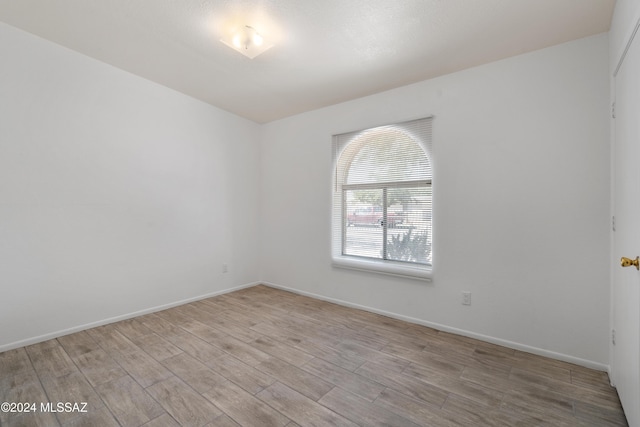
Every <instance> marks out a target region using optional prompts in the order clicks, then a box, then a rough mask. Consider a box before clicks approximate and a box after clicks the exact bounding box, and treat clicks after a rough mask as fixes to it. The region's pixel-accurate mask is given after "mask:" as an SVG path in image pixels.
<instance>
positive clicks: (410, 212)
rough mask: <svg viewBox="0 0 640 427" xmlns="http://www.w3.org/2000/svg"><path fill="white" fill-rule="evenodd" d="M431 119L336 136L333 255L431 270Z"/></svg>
mask: <svg viewBox="0 0 640 427" xmlns="http://www.w3.org/2000/svg"><path fill="white" fill-rule="evenodd" d="M431 122H432V119H431V118H426V119H420V120H413V121H411V122H405V123H400V124H395V125H388V126H380V127H376V128H372V129H366V130H363V131H358V132H352V133H348V134H342V135H336V136H334V139H333V143H334V164H335V183H334V197H333V260H334V263H335V264H337V265H338V266H344V267H352V268H361V269H373V270H377V271H381V272H385V273H390V274H399V275H404V276H412V277H416V276H417V277H423V278H429V277H430V269H431V266H432V253H431V252H432V251H431V245H432V225H431V212H432V168H431V160H430V158H431Z"/></svg>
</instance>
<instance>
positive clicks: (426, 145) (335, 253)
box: [331, 117, 433, 281]
mask: <svg viewBox="0 0 640 427" xmlns="http://www.w3.org/2000/svg"><path fill="white" fill-rule="evenodd" d="M419 120H423V121H424V120H426V121H428V132H427V133H426V135H417V134H416V133H415V132H414V129H413V127H412V126H411V124H412V123H414V122H415V121H409V122H404V123H398V124H392V125H386V127H391V128H396V129H400V130H403V131H405V132H407V133H409V134H410V135H411V136H412V138H413V139H414V140H415V141H416V142H417V143H418V145H420V147H421V148H422V150H423V151H424V152H425V154H426V156H427V159H428V160H429V162H430V163H431V167H432V175H433V156H432V155H431V122H432V120H433V117H427V118H424V119H419ZM380 127H382V126H380ZM372 129H375V127H374V128H369V129H364V130H362V131H358V132H351V133H349V134H342V135H334V137H333V171H334V173H333V181H334V182H333V186H332V189H333V203H332V216H331V217H332V256H331V259H332V265H333V266H335V267H339V268H347V269H352V270H360V271H367V272H375V273H381V274H388V275H393V276H401V277H408V278H413V279H421V280H426V281H430V280H432V278H433V262H432V264H431V265H428V264H419V263H412V262H399V261H392V260H385V259H376V258H366V257H360V256H353V255H344V244H345V243H346V238H345V230H346V220H347V213H346V201H345V200H344V194H345V193H346V191H347V190H354V189H383V191H384V192H385V193H386V189H388V188H400V187H414V188H415V187H422V186H428V187H431V189H432V191H433V182H432V179H429V180H415V181H399V182H389V183H371V184H369V183H366V184H343V183H342V182H341V181H343V180H344V177H342V176H339V174H338V166H339V162H340V160H341V156H342V154H343V152H344V150H345V148H346V147H348V146H349V145H350V144H351V143H352V142H353V141H354V140H356V139H357V138H358V137H359V136H360V135H361V134H362V133H363V132H367V131H370V130H372ZM345 135H346V136H347V138H344V136H345ZM356 153H357V151H356ZM354 156H355V154H354ZM344 161H347V160H344ZM432 178H433V177H432ZM383 210H384V211H385V212H383V217H385V218H386V203H383ZM432 214H433V208H432ZM386 228H387V227H383V229H384V232H383V233H386V231H387V230H386ZM431 229H432V230H433V226H432V228H431ZM386 240H387V239H386V235H383V248H384V247H385V245H386ZM431 244H432V248H433V233H432V235H431ZM432 250H433V249H432ZM383 253H386V252H385V251H384V249H383Z"/></svg>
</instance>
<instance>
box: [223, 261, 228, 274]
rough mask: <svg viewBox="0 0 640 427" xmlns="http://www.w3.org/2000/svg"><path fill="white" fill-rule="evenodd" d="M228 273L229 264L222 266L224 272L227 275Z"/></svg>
mask: <svg viewBox="0 0 640 427" xmlns="http://www.w3.org/2000/svg"><path fill="white" fill-rule="evenodd" d="M228 271H229V264H227V263H224V264H222V272H223V273H226V272H228Z"/></svg>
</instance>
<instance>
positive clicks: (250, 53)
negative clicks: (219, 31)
mask: <svg viewBox="0 0 640 427" xmlns="http://www.w3.org/2000/svg"><path fill="white" fill-rule="evenodd" d="M220 41H221V42H222V43H224V44H226V45H227V46H229V47H230V48H231V49H233V50H235V51H238V52H240V53H241V54H243V55H244V56H246V57H247V58H251V59H253V58H255V57H256V56H258V55H260V54H261V53H263V52H265V51H266V50H267V49H269V48H271V47H273V44H271V43H267V42H266V41H265V40H264V38H263V37H262V36H261V35H260V34H259V33H258V31H256V29H255V28H253V27H252V26H250V25H245V26H244V27H242V28H240V30H239V31H236V32H234V33H233V34H231V36H230V37H224V38H222V39H220Z"/></svg>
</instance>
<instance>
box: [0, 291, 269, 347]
mask: <svg viewBox="0 0 640 427" xmlns="http://www.w3.org/2000/svg"><path fill="white" fill-rule="evenodd" d="M261 283H262V282H253V283H246V284H244V285H240V286H235V287H233V288H229V289H223V290H221V291H216V292H211V293H208V294H205V295H199V296H197V297H192V298H187V299H184V300H180V301H175V302H171V303H169V304H163V305H159V306H156V307H151V308H146V309H144V310H140V311H134V312H133V313H127V314H123V315H120V316H116V317H110V318H108V319H102V320H98V321H96V322H91V323H86V324H84V325H80V326H74V327H73V328H69V329H63V330H61V331H55V332H51V333H48V334H44V335H40V336H37V337H32V338H27V339H24V340H20V341H15V342H12V343H9V344H3V345H0V353H2V352H3V351H8V350H13V349H14V348H20V347H24V346H27V345H31V344H37V343H39V342H42V341H47V340H50V339H53V338H58V337H62V336H65V335H69V334H73V333H75V332H80V331H84V330H86V329H91V328H95V327H97V326H103V325H108V324H109V323H114V322H119V321H121V320H126V319H131V318H133V317H138V316H143V315H145V314H149V313H155V312H156V311H162V310H166V309H168V308H172V307H176V306H178V305H183V304H188V303H190V302H194V301H199V300H201V299H206V298H211V297H215V296H218V295H222V294H227V293H229V292H233V291H237V290H240V289H244V288H250V287H252V286H256V285H259V284H261Z"/></svg>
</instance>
